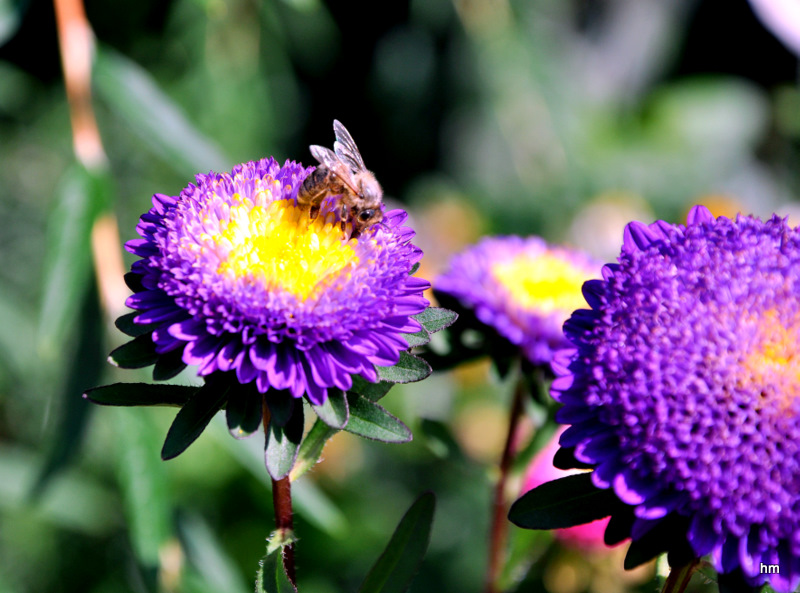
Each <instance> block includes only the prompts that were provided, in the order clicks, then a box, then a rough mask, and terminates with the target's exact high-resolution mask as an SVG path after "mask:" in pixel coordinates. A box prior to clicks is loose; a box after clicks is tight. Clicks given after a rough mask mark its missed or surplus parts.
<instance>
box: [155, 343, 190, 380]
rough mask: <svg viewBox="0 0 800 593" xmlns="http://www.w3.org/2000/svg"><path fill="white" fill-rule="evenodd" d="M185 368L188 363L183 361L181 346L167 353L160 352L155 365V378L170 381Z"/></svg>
mask: <svg viewBox="0 0 800 593" xmlns="http://www.w3.org/2000/svg"><path fill="white" fill-rule="evenodd" d="M185 368H186V363H185V362H183V350H182V349H181V348H176V349H175V350H170V351H169V352H166V353H165V354H159V356H158V360H157V361H156V364H155V366H153V380H154V381H168V380H169V379H172V378H173V377H175V376H176V375H178V373H180V372H181V371H182V370H183V369H185Z"/></svg>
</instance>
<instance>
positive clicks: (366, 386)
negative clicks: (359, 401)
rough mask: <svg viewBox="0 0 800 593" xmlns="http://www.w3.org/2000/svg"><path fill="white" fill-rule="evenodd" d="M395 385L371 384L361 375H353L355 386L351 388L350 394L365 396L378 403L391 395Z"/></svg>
mask: <svg viewBox="0 0 800 593" xmlns="http://www.w3.org/2000/svg"><path fill="white" fill-rule="evenodd" d="M393 385H394V383H391V382H389V381H378V382H377V383H370V382H369V381H367V380H366V379H364V378H362V377H360V376H359V375H353V386H352V387H351V388H350V392H351V393H357V394H359V395H363V396H364V397H366V398H367V399H369V400H372V401H374V402H376V401H378V400H379V399H381V398H382V397H383V396H384V395H386V394H387V393H389V390H390V389H391V388H392V386H393Z"/></svg>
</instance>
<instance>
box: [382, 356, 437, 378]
mask: <svg viewBox="0 0 800 593" xmlns="http://www.w3.org/2000/svg"><path fill="white" fill-rule="evenodd" d="M375 368H376V370H377V371H378V376H379V377H380V378H381V379H382V380H384V381H389V382H391V383H414V382H415V381H422V380H423V379H424V378H425V377H427V376H428V375H430V374H431V372H432V371H431V365H429V364H428V363H427V362H425V361H424V360H422V359H421V358H417V357H416V356H414V355H413V354H409V353H408V352H401V353H400V360H398V361H397V364H396V365H394V366H390V367H375Z"/></svg>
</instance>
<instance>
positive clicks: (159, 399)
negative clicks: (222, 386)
mask: <svg viewBox="0 0 800 593" xmlns="http://www.w3.org/2000/svg"><path fill="white" fill-rule="evenodd" d="M198 390H199V388H198V387H187V386H183V385H153V384H152V383H114V384H112V385H103V386H102V387H93V388H92V389H87V390H86V392H85V393H84V394H83V397H84V398H86V399H88V400H89V401H90V402H94V403H96V404H101V405H104V406H183V405H184V404H185V403H186V402H188V401H189V400H190V399H191V397H192V396H193V395H194V394H195V393H197V391H198Z"/></svg>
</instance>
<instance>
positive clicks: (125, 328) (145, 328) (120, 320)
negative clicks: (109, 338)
mask: <svg viewBox="0 0 800 593" xmlns="http://www.w3.org/2000/svg"><path fill="white" fill-rule="evenodd" d="M138 315H141V311H132V312H130V313H125V315H120V316H119V317H117V318H116V319H115V320H114V325H115V326H116V328H117V329H118V330H119V331H121V332H122V333H123V334H125V335H126V336H130V337H132V338H136V337H138V336H142V335H144V334H146V333H149V332H151V331H153V329H154V328H155V327H156V324H150V325H139V324H138V323H134V322H133V320H134V318H136V317H137V316H138Z"/></svg>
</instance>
